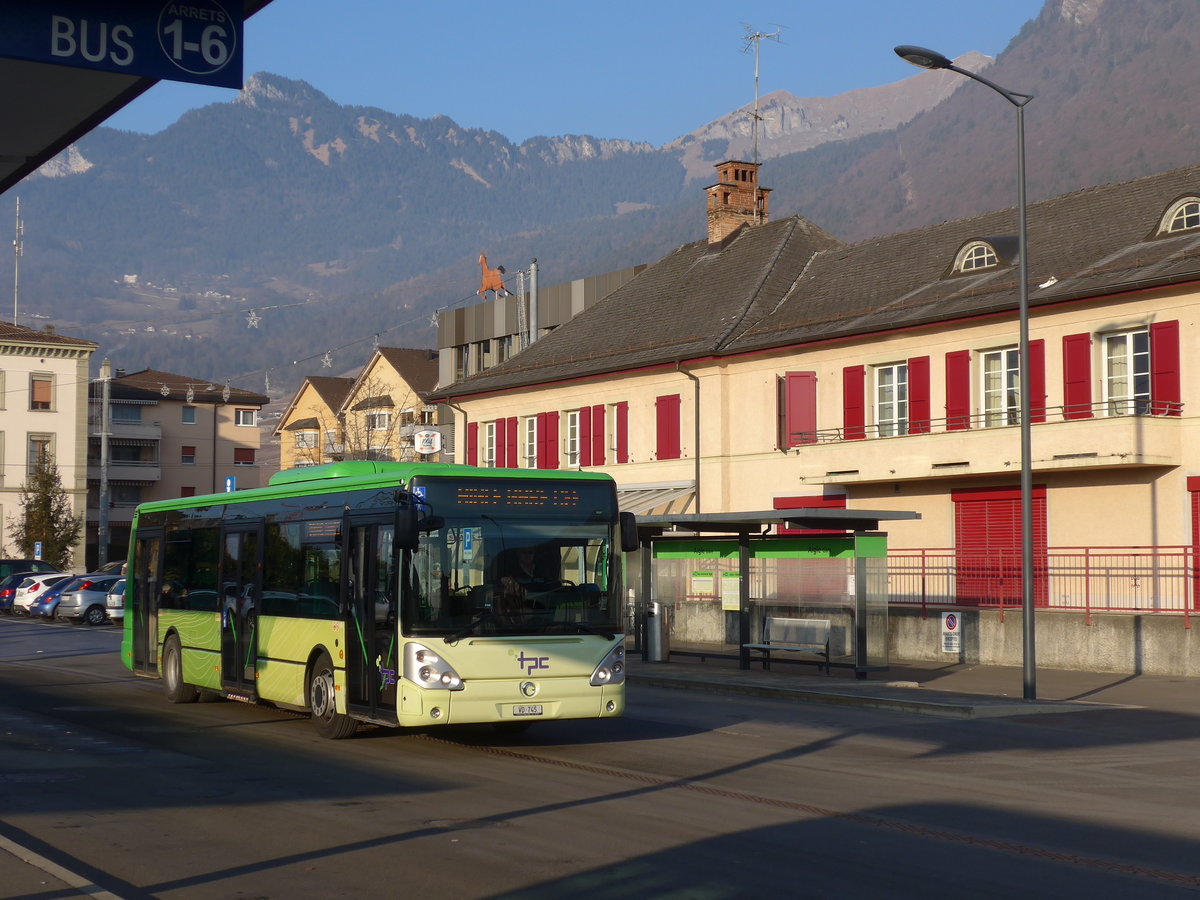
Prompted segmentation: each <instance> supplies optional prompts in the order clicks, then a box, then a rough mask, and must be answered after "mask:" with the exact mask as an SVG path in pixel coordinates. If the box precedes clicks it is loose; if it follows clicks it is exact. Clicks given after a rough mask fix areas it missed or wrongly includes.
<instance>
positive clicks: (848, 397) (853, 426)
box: [842, 366, 867, 441]
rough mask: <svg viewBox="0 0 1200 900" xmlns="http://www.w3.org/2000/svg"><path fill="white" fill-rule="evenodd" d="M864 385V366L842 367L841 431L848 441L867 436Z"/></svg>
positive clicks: (865, 379) (865, 377)
mask: <svg viewBox="0 0 1200 900" xmlns="http://www.w3.org/2000/svg"><path fill="white" fill-rule="evenodd" d="M866 387H867V370H866V367H865V366H847V367H846V368H844V369H842V432H843V435H844V437H845V438H846V440H848V441H861V440H862V439H863V438H865V437H866V436H867V430H866V424H867V418H866Z"/></svg>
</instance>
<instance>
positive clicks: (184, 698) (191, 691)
mask: <svg viewBox="0 0 1200 900" xmlns="http://www.w3.org/2000/svg"><path fill="white" fill-rule="evenodd" d="M162 680H163V692H164V693H165V694H166V695H167V701H168V702H170V703H195V702H196V701H197V700H198V699H199V698H200V691H199V689H197V688H195V687H193V686H192V685H190V684H187V683H186V682H184V680H183V651H182V650H181V649H180V647H179V635H177V634H172V635H171V636H170V637H168V638H167V642H166V643H165V644H163V656H162Z"/></svg>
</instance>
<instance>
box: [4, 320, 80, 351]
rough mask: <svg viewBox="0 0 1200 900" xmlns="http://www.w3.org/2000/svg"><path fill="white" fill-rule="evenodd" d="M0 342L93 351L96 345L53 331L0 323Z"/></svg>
mask: <svg viewBox="0 0 1200 900" xmlns="http://www.w3.org/2000/svg"><path fill="white" fill-rule="evenodd" d="M0 341H4V342H11V343H21V344H36V345H39V346H43V345H44V346H48V347H80V348H88V347H90V348H91V349H93V350H95V349H96V347H97V344H96V342H95V341H85V340H84V339H83V338H73V337H67V336H66V335H62V334H58V333H56V332H53V331H38V330H36V329H33V328H26V327H25V326H24V325H7V324H3V323H0Z"/></svg>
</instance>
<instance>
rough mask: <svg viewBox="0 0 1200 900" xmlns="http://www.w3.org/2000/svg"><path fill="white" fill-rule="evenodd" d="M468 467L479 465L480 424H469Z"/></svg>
mask: <svg viewBox="0 0 1200 900" xmlns="http://www.w3.org/2000/svg"><path fill="white" fill-rule="evenodd" d="M466 462H467V465H468V466H477V465H479V423H478V422H468V423H467V460H466Z"/></svg>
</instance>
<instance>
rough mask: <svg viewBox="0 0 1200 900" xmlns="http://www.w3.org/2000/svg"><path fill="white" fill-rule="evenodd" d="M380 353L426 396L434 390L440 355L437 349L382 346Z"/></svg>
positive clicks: (409, 384)
mask: <svg viewBox="0 0 1200 900" xmlns="http://www.w3.org/2000/svg"><path fill="white" fill-rule="evenodd" d="M379 355H380V356H382V357H383V358H384V359H386V360H387V361H388V363H389V364H390V365H391V367H392V368H393V369H395V370H396V371H397V372H399V373H400V375H401V376H402V377H403V378H404V380H405V381H407V382H408V386H409V387H411V388H412V389H413V390H414V391H416V392H417V396H418V397H421V398H424V396H425V395H426V394H428V393H429V392H430V391H432V390H433V388H434V386H435V385H436V384H437V380H438V355H437V351H436V350H412V349H406V348H402V347H380V348H379Z"/></svg>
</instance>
